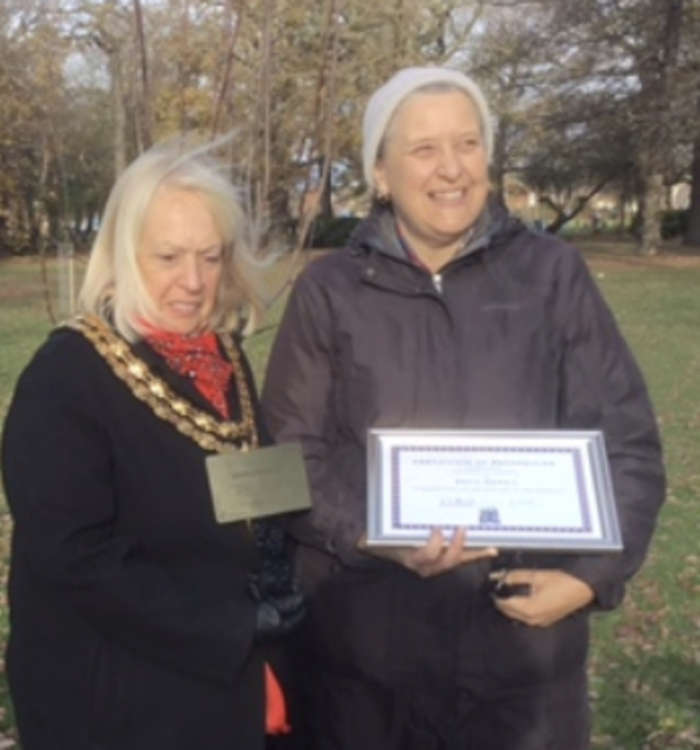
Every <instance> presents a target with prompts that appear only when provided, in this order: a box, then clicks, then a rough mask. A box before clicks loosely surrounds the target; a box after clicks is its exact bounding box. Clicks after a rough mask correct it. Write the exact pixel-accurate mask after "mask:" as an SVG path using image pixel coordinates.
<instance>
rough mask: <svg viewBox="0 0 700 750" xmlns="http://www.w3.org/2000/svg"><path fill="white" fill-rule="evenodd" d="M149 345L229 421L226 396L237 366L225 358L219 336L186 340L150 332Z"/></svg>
mask: <svg viewBox="0 0 700 750" xmlns="http://www.w3.org/2000/svg"><path fill="white" fill-rule="evenodd" d="M145 339H146V341H147V342H148V343H149V344H150V345H151V346H152V347H153V349H155V351H156V352H158V354H160V355H161V357H163V359H165V361H166V362H167V363H168V367H170V369H171V370H174V371H175V372H176V373H178V374H179V375H184V376H185V377H187V378H191V379H192V382H193V383H194V385H195V387H196V388H197V390H198V391H199V392H200V393H201V394H202V395H203V396H204V397H205V398H206V399H207V400H208V401H209V403H210V404H212V405H213V406H214V408H215V409H216V410H217V411H218V412H219V414H221V416H222V417H224V418H225V419H228V418H229V416H230V414H229V408H228V402H227V400H226V394H227V392H228V389H229V384H230V382H231V375H232V374H233V366H232V365H231V363H230V362H228V361H227V360H226V359H224V357H223V356H222V355H221V352H220V351H219V345H218V343H217V340H216V334H214V333H213V332H212V331H209V332H208V333H203V334H201V335H199V336H183V335H182V334H179V333H171V332H170V331H157V330H149V331H148V332H147V333H146V334H145Z"/></svg>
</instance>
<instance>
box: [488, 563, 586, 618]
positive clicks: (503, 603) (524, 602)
mask: <svg viewBox="0 0 700 750" xmlns="http://www.w3.org/2000/svg"><path fill="white" fill-rule="evenodd" d="M491 577H492V578H495V579H497V580H498V581H499V584H500V585H501V586H506V587H510V588H513V587H517V586H525V585H529V587H530V594H529V595H524V596H523V595H512V596H507V597H505V598H499V597H498V596H497V595H495V596H494V597H493V601H494V606H495V607H496V608H497V609H498V610H499V611H500V612H502V613H503V614H504V615H506V617H510V618H512V619H514V620H518V621H520V622H523V623H525V624H526V625H531V626H539V627H548V626H549V625H553V624H554V623H555V622H557V621H559V620H561V619H562V618H564V617H567V616H568V615H570V614H571V613H572V612H575V611H576V610H578V609H581V607H585V606H586V605H587V604H589V603H590V602H591V601H592V600H593V597H594V593H593V590H592V589H591V588H590V586H589V585H588V584H587V583H585V582H584V581H581V580H580V579H578V578H575V577H574V576H572V575H570V574H568V573H565V572H564V571H561V570H511V571H508V572H506V573H504V572H503V571H501V572H500V573H499V572H496V575H494V574H492V576H491Z"/></svg>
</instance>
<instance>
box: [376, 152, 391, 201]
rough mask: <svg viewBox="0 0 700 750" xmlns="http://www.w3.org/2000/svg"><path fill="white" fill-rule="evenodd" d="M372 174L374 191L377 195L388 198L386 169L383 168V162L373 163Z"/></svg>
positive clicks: (384, 198)
mask: <svg viewBox="0 0 700 750" xmlns="http://www.w3.org/2000/svg"><path fill="white" fill-rule="evenodd" d="M372 175H373V177H374V191H375V193H376V194H377V197H378V198H380V199H383V200H387V199H388V198H389V183H388V180H387V178H386V170H385V169H384V165H383V162H381V161H378V162H377V163H376V164H375V165H374V169H373V170H372Z"/></svg>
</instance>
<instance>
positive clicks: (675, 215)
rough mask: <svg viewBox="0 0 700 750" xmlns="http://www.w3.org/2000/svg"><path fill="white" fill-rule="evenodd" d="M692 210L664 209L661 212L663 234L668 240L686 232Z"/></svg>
mask: <svg viewBox="0 0 700 750" xmlns="http://www.w3.org/2000/svg"><path fill="white" fill-rule="evenodd" d="M689 214H690V212H689V211H688V210H687V209H683V210H673V211H664V212H663V213H662V214H661V236H662V237H663V238H664V239H665V240H668V239H670V238H671V237H678V236H679V235H681V234H685V230H686V229H687V227H688V217H689Z"/></svg>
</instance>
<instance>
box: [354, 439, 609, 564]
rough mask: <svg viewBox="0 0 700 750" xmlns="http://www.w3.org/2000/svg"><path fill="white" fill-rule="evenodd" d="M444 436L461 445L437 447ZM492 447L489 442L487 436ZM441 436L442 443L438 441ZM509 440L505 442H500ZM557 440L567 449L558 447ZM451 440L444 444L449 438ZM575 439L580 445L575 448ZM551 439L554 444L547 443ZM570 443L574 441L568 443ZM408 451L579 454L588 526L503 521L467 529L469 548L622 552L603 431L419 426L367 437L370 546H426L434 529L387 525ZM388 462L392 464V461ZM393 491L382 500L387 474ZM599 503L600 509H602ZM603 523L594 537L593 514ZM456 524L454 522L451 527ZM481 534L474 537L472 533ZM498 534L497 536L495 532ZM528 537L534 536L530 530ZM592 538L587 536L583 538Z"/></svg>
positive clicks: (394, 512)
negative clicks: (397, 531) (399, 441)
mask: <svg viewBox="0 0 700 750" xmlns="http://www.w3.org/2000/svg"><path fill="white" fill-rule="evenodd" d="M397 437H398V438H401V439H402V441H403V440H405V439H410V442H407V443H405V442H404V443H402V444H400V445H395V444H393V443H392V439H395V438H397ZM443 438H450V439H455V438H456V439H457V440H458V441H459V444H458V445H454V444H453V445H449V446H445V445H444V444H437V443H438V442H440V441H441V440H442V439H443ZM485 438H486V439H488V443H489V444H488V445H484V442H483V441H484V439H485ZM436 439H437V440H436ZM494 439H495V440H503V441H504V444H503V446H501V447H499V446H498V445H495V446H494V445H493V441H494ZM552 441H555V442H561V443H562V446H561V447H557V446H553V445H552ZM443 442H444V441H443ZM572 442H575V443H578V444H577V445H571V443H572ZM387 443H388V448H389V461H385V454H386V450H385V446H386V445H387ZM545 443H546V445H545ZM567 443H569V444H568V445H567ZM403 451H409V452H410V451H421V452H432V451H435V452H451V453H454V452H457V451H465V452H468V451H480V452H495V453H504V452H509V453H511V452H514V453H517V452H527V453H538V452H541V453H549V454H551V453H556V452H559V453H562V452H563V453H571V454H573V459H574V469H575V472H576V484H577V488H578V494H579V502H580V503H581V508H580V510H581V516H582V518H583V523H582V526H580V527H561V526H552V527H546V526H544V527H543V526H524V527H518V526H512V527H505V526H499V527H498V528H497V529H494V530H492V527H491V526H490V525H488V524H478V525H477V524H474V525H470V526H467V541H466V545H467V546H468V547H485V546H495V547H499V548H502V549H536V550H542V551H552V552H561V551H576V552H596V551H597V552H604V551H619V550H621V549H622V539H621V535H620V530H619V522H618V517H617V508H616V503H615V498H614V493H613V489H612V482H611V478H610V468H609V464H608V459H607V453H606V451H605V440H604V436H603V433H602V432H601V431H600V430H416V429H400V428H387V429H381V428H372V429H370V430H369V431H368V440H367V488H368V501H367V543H368V544H370V545H372V544H376V545H387V546H414V545H415V546H417V545H420V544H423V543H424V542H425V539H426V538H427V536H428V534H429V533H430V528H429V527H427V526H425V525H422V524H413V525H411V524H403V525H402V524H400V523H399V524H397V525H402V526H403V528H404V530H406V531H412V530H413V531H415V534H401V535H395V534H391V533H389V532H387V531H386V530H385V529H384V527H383V520H382V519H383V511H385V510H386V507H385V506H386V503H387V502H388V503H389V513H390V515H391V517H392V520H393V521H394V522H396V521H397V518H398V513H399V510H400V497H399V493H400V486H399V482H400V480H399V475H398V461H399V457H400V455H401V453H402V452H403ZM387 464H388V465H387ZM584 465H585V468H587V469H588V470H589V472H588V473H589V476H590V477H591V484H592V488H591V489H592V491H591V492H588V491H587V489H586V482H585V481H584V479H583V475H584ZM387 472H388V478H389V485H390V496H389V497H388V498H386V497H384V498H383V497H382V495H383V491H382V488H383V486H384V484H385V480H386V479H387ZM594 506H595V507H594ZM593 515H595V516H596V517H597V519H598V520H599V528H600V533H599V534H597V535H594V536H590V534H591V531H592V530H593V525H592V523H591V518H592V516H593ZM448 528H449V527H448ZM470 531H471V532H472V533H473V534H474V533H476V534H478V537H477V538H475V539H473V540H472V541H471V542H470V539H469V532H470ZM490 532H492V533H490ZM525 534H526V535H525ZM564 534H566V536H563V535H564ZM584 534H585V535H587V536H583V535H584Z"/></svg>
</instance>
